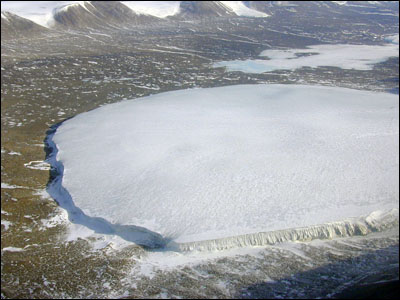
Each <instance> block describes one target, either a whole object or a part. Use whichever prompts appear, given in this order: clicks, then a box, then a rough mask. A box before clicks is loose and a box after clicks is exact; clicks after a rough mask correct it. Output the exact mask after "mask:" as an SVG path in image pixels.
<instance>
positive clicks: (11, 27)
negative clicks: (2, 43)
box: [1, 11, 49, 40]
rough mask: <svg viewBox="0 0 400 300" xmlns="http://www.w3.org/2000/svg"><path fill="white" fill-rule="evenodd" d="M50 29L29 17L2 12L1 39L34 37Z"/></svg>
mask: <svg viewBox="0 0 400 300" xmlns="http://www.w3.org/2000/svg"><path fill="white" fill-rule="evenodd" d="M48 31H49V29H47V28H46V27H43V26H40V25H38V24H36V23H34V22H32V21H30V20H28V19H25V18H22V17H20V16H17V15H16V14H13V13H11V12H7V11H2V12H1V39H2V40H3V39H4V40H8V39H14V38H34V37H37V36H40V35H42V34H45V33H47V32H48Z"/></svg>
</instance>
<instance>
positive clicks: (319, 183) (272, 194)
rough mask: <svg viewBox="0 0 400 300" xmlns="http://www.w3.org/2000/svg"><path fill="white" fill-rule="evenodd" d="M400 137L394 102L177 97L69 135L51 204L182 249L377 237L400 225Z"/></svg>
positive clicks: (159, 98) (103, 110)
mask: <svg viewBox="0 0 400 300" xmlns="http://www.w3.org/2000/svg"><path fill="white" fill-rule="evenodd" d="M398 129H399V104H398V97H397V96H396V95H393V94H388V93H376V92H367V91H358V90H352V89H345V88H337V87H322V86H304V85H279V84H277V85H268V84H261V85H236V86H226V87H218V88H204V89H190V90H180V91H171V92H165V93H160V94H156V95H151V96H147V97H143V98H138V99H134V100H126V101H122V102H119V103H115V104H109V105H105V106H102V107H100V108H98V109H95V110H92V111H89V112H86V113H82V114H79V115H77V116H75V117H74V118H71V119H69V120H66V121H65V122H63V123H62V124H61V125H60V126H58V127H57V128H56V130H55V131H53V132H52V133H51V134H50V135H49V138H48V142H49V144H51V145H52V146H53V148H54V149H55V151H54V152H53V154H54V155H52V156H51V158H50V159H49V163H51V165H52V166H53V168H56V169H57V170H58V173H59V176H58V177H57V178H56V179H55V180H53V183H52V184H50V185H49V188H48V192H49V194H50V195H52V196H53V198H55V199H56V200H57V201H58V203H59V204H60V205H61V207H63V208H65V209H66V210H67V211H68V213H69V215H70V220H72V221H73V222H78V223H80V224H83V225H86V226H88V227H90V228H91V229H93V230H94V231H95V232H99V233H105V234H111V235H112V234H116V235H120V236H121V237H123V238H126V239H127V240H131V241H134V242H138V243H139V244H145V245H148V244H149V243H148V244H146V239H149V240H151V241H153V242H154V243H155V244H156V245H158V246H162V247H170V248H172V249H176V250H179V251H191V250H213V249H214V250H222V249H228V248H232V247H241V246H255V245H264V244H274V243H277V242H283V241H296V240H301V241H303V240H312V239H315V238H328V239H330V238H334V237H337V236H351V235H363V234H367V233H369V232H373V231H380V230H383V229H384V228H386V227H387V226H393V225H395V224H398V210H396V208H398V205H399V201H398V200H399V131H398ZM135 235H138V236H139V238H132V239H131V237H132V236H135ZM153 242H152V243H153ZM150 244H151V243H150Z"/></svg>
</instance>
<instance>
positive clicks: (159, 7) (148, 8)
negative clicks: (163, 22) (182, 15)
mask: <svg viewBox="0 0 400 300" xmlns="http://www.w3.org/2000/svg"><path fill="white" fill-rule="evenodd" d="M121 2H122V3H123V4H125V5H126V6H128V7H129V8H130V9H132V10H133V11H135V12H136V13H139V14H146V15H152V16H155V17H158V18H165V17H168V16H172V15H175V14H177V13H178V12H179V6H180V1H121Z"/></svg>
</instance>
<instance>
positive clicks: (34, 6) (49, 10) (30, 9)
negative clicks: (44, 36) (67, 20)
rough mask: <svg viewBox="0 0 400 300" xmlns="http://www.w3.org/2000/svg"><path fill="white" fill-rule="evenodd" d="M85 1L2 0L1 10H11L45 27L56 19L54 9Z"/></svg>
mask: <svg viewBox="0 0 400 300" xmlns="http://www.w3.org/2000/svg"><path fill="white" fill-rule="evenodd" d="M83 2H84V1H1V11H10V12H12V13H14V14H16V15H18V16H20V17H23V18H26V19H28V20H31V21H32V22H35V23H37V24H39V25H41V26H44V27H50V26H51V25H52V23H53V21H54V19H53V11H54V10H55V9H58V8H60V7H62V6H64V5H70V4H74V3H81V4H82V5H83Z"/></svg>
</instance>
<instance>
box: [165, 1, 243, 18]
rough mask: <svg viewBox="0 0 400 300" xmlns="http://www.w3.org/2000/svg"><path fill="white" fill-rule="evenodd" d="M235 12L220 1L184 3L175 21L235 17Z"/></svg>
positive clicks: (175, 16) (181, 4)
mask: <svg viewBox="0 0 400 300" xmlns="http://www.w3.org/2000/svg"><path fill="white" fill-rule="evenodd" d="M235 16H237V15H236V14H235V13H234V11H233V10H232V9H231V8H229V7H228V6H226V5H224V4H223V3H221V2H220V1H182V2H181V3H180V10H179V13H177V14H176V15H174V16H172V17H171V18H173V19H186V20H187V19H204V18H215V17H235Z"/></svg>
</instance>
